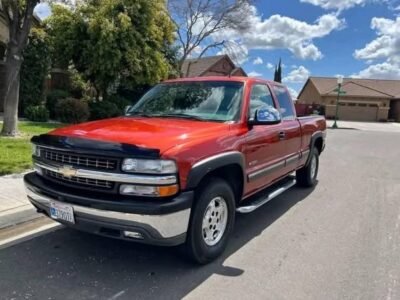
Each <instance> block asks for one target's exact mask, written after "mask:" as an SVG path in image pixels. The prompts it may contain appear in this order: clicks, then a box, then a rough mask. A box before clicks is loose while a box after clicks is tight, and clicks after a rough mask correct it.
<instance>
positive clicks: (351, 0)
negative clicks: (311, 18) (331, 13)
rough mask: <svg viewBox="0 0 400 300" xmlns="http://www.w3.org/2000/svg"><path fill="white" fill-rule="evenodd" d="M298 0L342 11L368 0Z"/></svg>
mask: <svg viewBox="0 0 400 300" xmlns="http://www.w3.org/2000/svg"><path fill="white" fill-rule="evenodd" d="M300 2H303V3H309V4H312V5H315V6H319V7H322V8H323V9H327V10H329V9H332V10H339V11H342V10H345V9H349V8H352V7H354V6H357V5H364V4H365V3H367V2H368V0H300ZM381 2H384V1H381Z"/></svg>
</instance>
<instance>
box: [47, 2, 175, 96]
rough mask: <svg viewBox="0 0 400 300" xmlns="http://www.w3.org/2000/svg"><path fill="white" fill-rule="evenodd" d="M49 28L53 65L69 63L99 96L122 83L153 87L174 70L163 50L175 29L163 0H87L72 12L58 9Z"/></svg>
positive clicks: (168, 45) (50, 19)
mask: <svg viewBox="0 0 400 300" xmlns="http://www.w3.org/2000/svg"><path fill="white" fill-rule="evenodd" d="M47 24H48V28H49V29H48V33H49V35H50V40H51V44H52V47H51V48H52V53H53V55H52V56H53V57H54V63H55V64H58V65H60V66H62V67H64V68H65V67H66V66H68V65H69V64H70V63H72V64H73V66H74V67H75V68H76V69H77V70H78V71H79V72H80V73H81V74H82V76H83V77H84V78H85V79H86V80H88V81H89V82H90V83H91V84H92V86H93V87H94V88H95V89H96V91H97V95H98V97H100V96H102V97H103V98H104V97H107V95H109V94H110V92H111V90H112V89H115V88H116V87H118V85H119V84H120V83H134V84H137V85H141V84H154V83H156V82H159V81H160V80H162V79H165V78H167V77H168V74H169V72H170V70H171V69H172V67H171V65H170V63H169V59H167V58H166V54H167V50H166V49H167V48H168V47H170V46H171V44H172V42H173V32H174V25H173V23H172V22H171V20H170V18H169V16H168V13H167V10H166V6H165V1H164V0H152V1H148V0H102V1H99V0H88V1H85V2H81V3H79V4H78V5H77V6H76V7H75V8H74V9H73V10H70V9H68V8H65V7H62V6H57V5H56V6H54V8H53V15H52V16H51V17H50V18H49V20H48V22H47ZM168 54H169V53H168Z"/></svg>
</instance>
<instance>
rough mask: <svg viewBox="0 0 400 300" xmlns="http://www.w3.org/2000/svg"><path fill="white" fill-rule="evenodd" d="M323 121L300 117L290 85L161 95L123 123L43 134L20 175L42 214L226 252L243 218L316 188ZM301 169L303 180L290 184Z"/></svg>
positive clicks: (221, 80)
mask: <svg viewBox="0 0 400 300" xmlns="http://www.w3.org/2000/svg"><path fill="white" fill-rule="evenodd" d="M325 134H326V122H325V119H324V117H320V116H310V117H305V118H298V117H296V113H295V109H294V105H293V101H292V99H291V97H290V94H289V93H288V90H287V89H286V87H285V86H284V85H282V84H279V83H276V82H270V81H265V80H261V79H255V78H247V77H202V78H187V79H178V80H171V81H167V82H163V83H160V84H158V85H157V86H155V87H154V88H153V89H151V90H150V91H149V92H148V93H146V94H145V95H144V96H143V97H142V99H141V100H140V101H139V102H138V103H137V104H136V105H135V106H133V107H130V108H128V109H127V111H126V115H125V116H122V117H118V118H113V119H106V120H101V121H96V122H89V123H84V124H79V125H73V126H69V127H65V128H60V129H56V130H54V131H52V132H50V133H48V134H45V135H40V136H35V137H34V138H32V143H33V161H34V167H35V172H32V173H30V174H27V175H26V176H25V178H24V180H25V185H26V188H27V193H28V197H29V199H30V201H31V202H32V204H33V205H34V206H35V207H36V208H37V210H38V212H41V213H44V214H46V215H47V216H49V217H51V218H53V219H54V220H56V221H58V222H60V223H62V224H65V225H67V226H70V227H73V228H76V229H79V230H83V231H87V232H91V233H95V234H99V235H103V236H107V237H112V238H118V239H123V240H129V241H137V242H142V243H148V244H154V245H162V246H176V245H182V246H183V247H185V249H186V252H187V253H188V255H189V256H190V257H191V258H193V259H194V260H195V261H196V262H198V263H200V264H205V263H208V262H210V261H212V260H214V259H215V258H217V257H218V256H219V255H221V254H222V253H223V251H224V249H225V248H226V245H227V243H228V240H229V237H230V235H231V233H232V230H233V227H234V223H235V214H236V213H237V212H238V213H250V212H252V211H254V210H256V209H257V208H259V207H260V206H262V205H263V204H265V203H267V202H268V201H270V200H271V199H273V198H274V197H276V196H277V195H279V194H281V193H282V192H284V191H286V190H287V189H289V188H290V187H292V186H294V185H295V184H296V182H297V184H298V185H300V186H304V187H311V186H313V185H315V184H316V181H317V174H318V168H319V156H320V154H321V153H322V151H323V150H324V147H325ZM294 172H296V175H295V176H292V175H291V174H293V173H294Z"/></svg>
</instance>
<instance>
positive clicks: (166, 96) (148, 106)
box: [127, 81, 243, 122]
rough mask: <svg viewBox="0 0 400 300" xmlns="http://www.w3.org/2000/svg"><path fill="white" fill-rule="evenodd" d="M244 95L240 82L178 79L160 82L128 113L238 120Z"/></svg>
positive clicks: (149, 115) (197, 118) (150, 115)
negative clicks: (181, 80) (173, 81)
mask: <svg viewBox="0 0 400 300" xmlns="http://www.w3.org/2000/svg"><path fill="white" fill-rule="evenodd" d="M242 95H243V83H241V82H216V81H206V82H176V83H162V84H158V85H157V86H155V87H154V88H152V89H151V90H150V91H149V92H147V93H146V94H145V95H144V96H143V97H142V98H141V99H140V100H139V102H138V103H137V104H136V105H135V106H133V107H132V108H131V109H129V110H128V111H127V116H135V115H143V116H146V117H152V116H154V117H177V118H191V119H196V120H205V121H220V122H226V121H236V120H238V119H239V116H240V106H241V102H242Z"/></svg>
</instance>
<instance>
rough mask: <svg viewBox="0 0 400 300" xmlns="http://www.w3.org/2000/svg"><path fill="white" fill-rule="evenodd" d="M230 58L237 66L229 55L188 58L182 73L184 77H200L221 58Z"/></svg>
mask: <svg viewBox="0 0 400 300" xmlns="http://www.w3.org/2000/svg"><path fill="white" fill-rule="evenodd" d="M224 58H228V60H229V61H230V63H231V64H232V65H233V68H235V65H234V64H233V62H232V60H231V59H230V58H229V56H227V55H217V56H207V57H202V58H195V59H187V60H185V61H184V62H183V65H182V73H183V76H184V77H198V76H201V75H202V74H203V73H205V72H206V71H208V70H209V69H210V68H211V67H212V66H214V65H215V64H216V63H217V62H219V61H220V60H222V59H224Z"/></svg>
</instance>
